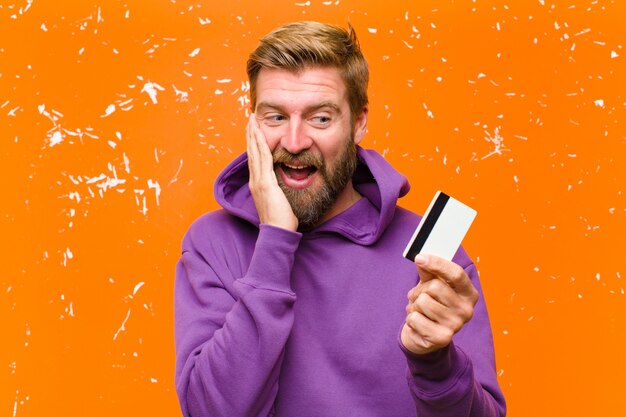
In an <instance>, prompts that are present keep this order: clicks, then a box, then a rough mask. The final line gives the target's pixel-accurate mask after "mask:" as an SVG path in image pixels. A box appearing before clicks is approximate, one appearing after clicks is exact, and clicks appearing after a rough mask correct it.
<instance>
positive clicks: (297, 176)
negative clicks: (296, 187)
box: [280, 164, 317, 181]
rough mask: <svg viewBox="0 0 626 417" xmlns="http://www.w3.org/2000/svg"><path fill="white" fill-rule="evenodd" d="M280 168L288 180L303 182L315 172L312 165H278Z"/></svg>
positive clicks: (315, 169)
mask: <svg viewBox="0 0 626 417" xmlns="http://www.w3.org/2000/svg"><path fill="white" fill-rule="evenodd" d="M280 167H281V169H282V170H283V172H284V173H285V174H286V175H287V176H288V177H289V178H291V179H293V180H296V181H302V180H305V179H307V178H308V177H310V176H311V175H313V174H314V173H315V171H317V168H316V167H314V166H312V165H291V164H280Z"/></svg>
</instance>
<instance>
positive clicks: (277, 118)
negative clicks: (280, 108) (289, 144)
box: [263, 114, 287, 125]
mask: <svg viewBox="0 0 626 417" xmlns="http://www.w3.org/2000/svg"><path fill="white" fill-rule="evenodd" d="M285 120H287V118H286V117H285V116H283V115H282V114H270V115H267V116H265V117H263V121H264V122H265V123H267V124H269V125H278V124H280V123H281V122H283V121H285Z"/></svg>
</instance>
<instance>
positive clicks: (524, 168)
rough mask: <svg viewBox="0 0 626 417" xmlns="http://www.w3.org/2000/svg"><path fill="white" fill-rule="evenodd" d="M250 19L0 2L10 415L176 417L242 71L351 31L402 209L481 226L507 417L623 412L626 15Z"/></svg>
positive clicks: (0, 291)
mask: <svg viewBox="0 0 626 417" xmlns="http://www.w3.org/2000/svg"><path fill="white" fill-rule="evenodd" d="M261 3H262V2H260V1H252V0H234V1H210V2H209V1H206V2H204V3H200V2H191V1H182V0H170V1H166V0H157V1H147V0H146V1H139V0H129V1H126V2H124V1H113V0H111V1H106V0H101V1H95V0H81V1H78V0H75V1H72V0H58V1H54V2H53V1H44V0H32V1H30V0H28V1H25V0H22V1H19V0H15V1H12V0H5V1H2V2H1V4H0V144H1V148H0V166H1V169H2V175H1V176H0V190H1V204H0V231H1V236H2V239H1V241H0V242H1V243H0V244H1V245H2V247H1V250H0V268H1V271H2V272H1V274H0V317H1V320H2V321H1V323H2V326H1V327H2V332H3V333H4V335H3V337H2V339H3V342H2V343H0V359H1V360H0V386H1V387H2V389H1V390H0V415H2V416H40V417H44V416H135V415H140V416H144V415H151V416H152V415H153V416H174V415H178V414H179V411H178V406H177V400H176V396H175V392H174V388H173V373H174V349H173V333H172V326H173V318H172V287H173V278H174V265H175V263H176V261H177V259H178V255H179V247H180V240H181V238H182V235H183V233H184V231H185V230H186V228H187V227H188V226H189V224H190V222H191V221H192V220H193V219H194V218H196V217H197V216H199V215H200V214H201V213H203V212H205V211H207V210H211V209H214V208H216V203H215V202H214V200H213V197H212V186H213V180H214V178H215V176H216V175H217V173H218V172H219V171H220V170H221V168H222V167H224V165H225V164H226V163H227V162H229V161H230V160H231V159H232V158H233V157H234V156H235V155H237V154H239V153H240V152H242V151H243V150H244V135H243V131H244V126H245V122H246V104H247V101H246V100H247V98H246V97H247V84H246V77H245V71H244V65H245V59H246V57H247V53H248V52H249V51H250V50H251V49H252V48H253V47H254V46H255V44H256V41H257V39H258V38H259V37H260V36H262V35H263V34H265V33H266V32H268V31H269V30H270V29H272V28H273V27H275V26H277V25H279V24H282V23H285V22H288V21H293V20H303V19H306V20H322V21H329V22H333V23H338V24H341V25H345V24H346V23H347V22H348V21H350V22H351V23H352V24H353V25H354V26H355V28H356V29H357V31H358V33H359V34H360V39H361V43H362V45H363V48H364V50H365V53H366V56H367V58H368V59H369V62H370V66H371V79H372V81H371V86H370V100H371V109H370V114H371V118H370V125H369V126H370V128H369V133H368V136H367V137H366V139H365V142H364V145H365V146H366V147H371V148H375V149H377V150H379V151H380V152H382V153H384V154H385V155H386V158H387V159H388V160H389V161H391V162H392V163H393V164H394V165H395V166H396V167H398V168H399V169H400V170H401V171H402V172H404V173H405V174H406V175H407V176H408V177H409V179H410V180H411V182H412V185H413V189H412V192H411V193H410V194H409V196H408V197H407V198H405V199H404V201H403V205H404V206H405V207H408V208H410V209H413V210H415V211H419V212H422V211H423V210H424V209H425V208H426V206H427V205H428V202H429V201H430V199H431V197H432V195H433V194H434V192H435V191H436V190H437V189H443V190H446V191H447V192H449V193H450V194H452V195H454V196H456V197H457V198H458V199H460V200H462V201H465V202H467V203H468V204H470V205H472V206H473V207H475V208H476V209H477V210H478V213H479V214H478V217H477V220H476V222H475V224H474V226H473V228H472V229H471V230H470V233H469V234H468V237H467V239H466V241H465V244H466V247H467V249H468V251H469V252H470V254H471V255H472V256H473V257H474V258H475V259H476V260H477V261H478V267H479V269H480V272H481V277H482V280H483V285H484V287H485V293H486V297H487V301H488V304H489V306H490V312H491V317H492V324H493V331H494V335H495V342H496V348H497V362H498V363H497V368H498V370H499V378H500V383H501V385H502V387H503V389H504V391H505V395H506V396H507V399H508V404H509V409H510V413H509V416H513V417H524V416H537V417H539V416H550V417H552V416H603V417H612V416H624V415H626V405H625V404H626V403H625V402H624V400H623V390H624V388H625V387H626V384H625V382H626V377H625V376H624V375H626V360H625V359H624V357H625V356H624V352H625V351H626V331H625V328H624V318H625V317H626V295H625V294H624V287H626V282H625V281H626V269H625V268H624V266H625V262H624V259H625V256H624V249H626V245H625V244H624V237H623V234H624V231H625V230H626V220H625V219H626V209H625V207H626V205H625V197H624V194H623V191H624V185H625V181H624V180H625V175H624V172H625V169H624V166H625V165H626V152H625V151H626V132H625V131H624V124H623V120H624V116H625V114H624V113H625V109H626V97H625V95H626V80H625V76H626V71H625V70H626V68H625V60H626V48H624V43H625V42H626V29H625V26H624V24H623V20H624V16H626V2H623V1H621V0H615V1H606V0H597V1H582V0H570V1H567V2H565V1H559V2H556V3H554V2H553V1H551V0H539V1H536V0H528V1H513V0H511V1H510V2H508V3H503V2H501V1H489V0H476V1H471V0H461V1H458V0H457V1H453V0H448V1H423V0H422V1H386V2H380V1H374V0H368V1H363V0H358V1H357V0H354V1H347V0H337V1H331V0H329V1H322V0H302V1H300V2H299V1H298V0H293V1H289V2H288V1H272V2H268V3H269V4H266V5H262V4H261ZM383 4H384V6H382V5H383ZM505 4H506V5H505ZM151 94H152V96H151Z"/></svg>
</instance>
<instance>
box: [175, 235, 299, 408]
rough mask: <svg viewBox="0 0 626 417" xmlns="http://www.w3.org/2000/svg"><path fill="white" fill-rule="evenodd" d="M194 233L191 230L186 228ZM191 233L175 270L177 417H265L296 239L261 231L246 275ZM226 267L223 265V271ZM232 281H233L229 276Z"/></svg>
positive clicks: (229, 256) (285, 323)
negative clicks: (238, 273) (179, 411)
mask: <svg viewBox="0 0 626 417" xmlns="http://www.w3.org/2000/svg"><path fill="white" fill-rule="evenodd" d="M192 229H193V226H192ZM207 232H210V231H207V230H204V231H203V235H204V236H205V237H204V238H203V239H204V240H203V243H204V244H201V245H198V244H196V241H200V240H201V239H200V237H198V238H196V239H194V233H192V231H191V230H190V233H188V234H187V236H186V237H185V239H184V240H183V252H182V257H181V259H180V261H179V262H178V265H177V269H176V284H175V336H176V355H177V361H176V390H177V393H178V398H179V401H180V405H181V409H182V411H183V415H184V416H186V417H187V416H193V417H202V416H228V417H238V416H246V417H248V416H263V417H266V416H267V415H268V414H269V412H270V410H271V408H272V405H273V403H274V399H275V397H276V393H277V392H278V377H279V373H280V366H281V362H282V358H283V351H284V346H285V343H286V341H287V339H288V337H289V334H290V332H291V327H292V325H293V317H294V314H293V306H294V302H295V299H296V295H295V294H294V293H293V291H292V290H291V287H290V282H289V280H290V275H291V269H292V266H293V262H294V254H295V251H296V248H297V247H298V244H299V241H300V237H301V235H300V234H299V233H296V232H290V231H287V230H283V229H279V228H275V227H272V226H267V225H261V227H260V231H259V235H258V238H257V241H256V244H255V247H254V252H253V254H252V258H251V260H250V265H249V267H248V268H247V271H246V272H245V275H244V276H243V277H241V278H239V279H233V277H232V276H230V275H231V272H229V269H230V268H229V267H228V265H231V268H232V267H233V265H236V264H237V260H236V259H233V258H236V257H237V255H238V254H237V253H233V251H229V250H227V249H224V248H223V247H220V246H219V243H215V242H216V241H217V242H219V240H220V239H219V238H218V237H214V238H212V239H211V243H210V244H207V243H206V242H207V238H206V235H207ZM225 265H226V266H225ZM235 278H236V277H235Z"/></svg>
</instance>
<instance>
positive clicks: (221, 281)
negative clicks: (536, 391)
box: [175, 148, 505, 417]
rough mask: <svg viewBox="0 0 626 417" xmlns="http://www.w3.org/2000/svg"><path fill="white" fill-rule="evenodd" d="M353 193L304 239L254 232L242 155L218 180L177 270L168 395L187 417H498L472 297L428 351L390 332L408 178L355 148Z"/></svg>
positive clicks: (398, 319)
mask: <svg viewBox="0 0 626 417" xmlns="http://www.w3.org/2000/svg"><path fill="white" fill-rule="evenodd" d="M358 154H359V159H360V163H359V166H358V168H357V172H356V173H355V175H354V178H353V184H354V187H355V188H356V189H357V190H358V191H359V192H360V193H361V195H363V197H364V198H361V199H360V200H359V201H358V202H357V203H356V204H354V205H353V206H352V207H350V208H349V209H348V210H346V211H344V212H342V213H340V214H339V215H337V216H335V217H333V218H332V219H330V220H328V221H327V222H325V223H323V224H321V225H319V226H318V227H316V228H315V229H313V230H311V231H307V232H304V233H299V232H292V231H288V230H284V229H280V228H277V227H273V226H269V225H260V226H259V219H258V215H257V212H256V209H255V206H254V202H253V200H252V197H251V195H250V191H249V189H248V165H247V158H246V156H245V154H244V155H241V156H239V157H238V158H237V159H235V160H234V161H233V162H232V163H231V164H230V165H229V166H228V167H226V169H225V170H224V171H223V172H222V173H221V174H220V176H219V177H218V178H217V180H216V183H215V197H216V199H217V201H218V202H219V203H220V204H221V205H222V207H223V209H222V210H218V211H215V212H212V213H208V214H206V215H204V216H202V217H200V218H199V219H198V220H196V221H195V222H194V224H193V225H192V226H191V227H190V229H189V231H188V233H187V234H186V236H185V238H184V240H183V249H182V257H181V259H180V262H179V263H178V265H177V270H176V288H175V310H176V314H175V333H176V355H177V361H176V389H177V392H178V397H179V400H180V404H181V408H182V411H183V414H184V415H185V416H194V417H201V416H222V417H239V416H241V417H253V416H262V417H266V416H276V417H279V416H280V417H349V416H354V417H370V416H381V417H404V416H407V417H408V416H419V417H430V416H433V417H434V416H437V417H442V416H450V417H463V416H475V417H478V416H481V417H482V416H504V415H505V403H504V397H503V395H502V392H501V391H500V388H499V387H498V383H497V379H496V372H495V364H494V351H493V339H492V335H491V328H490V324H489V318H488V316H487V310H486V307H485V303H484V300H483V298H482V291H481V287H480V283H479V281H478V274H477V272H476V268H475V266H474V264H473V263H472V261H471V260H470V259H469V257H468V256H467V254H466V253H465V251H464V250H462V249H460V250H459V251H458V252H457V254H456V256H455V257H454V261H455V262H456V263H458V264H459V265H461V266H462V267H463V268H464V269H465V271H466V272H467V274H468V275H469V276H470V278H471V280H472V282H473V284H474V286H475V287H476V288H477V289H478V291H479V293H480V294H481V298H480V300H479V301H478V304H477V305H476V307H475V312H474V317H473V318H472V320H471V321H470V322H468V323H467V324H466V325H465V327H463V329H462V330H461V331H460V332H459V333H457V334H456V335H455V337H454V341H453V342H452V343H451V344H450V345H449V346H448V347H447V348H444V349H442V350H440V351H438V352H434V353H431V354H427V355H422V356H419V355H414V354H412V353H410V352H409V351H407V350H406V349H404V348H403V346H402V344H401V343H400V342H399V333H400V329H401V328H402V325H403V323H404V320H405V317H406V311H405V306H406V304H407V293H408V291H409V290H410V289H411V288H412V287H414V286H415V285H416V284H417V282H418V280H419V277H418V274H417V269H416V266H415V264H414V263H412V262H410V261H407V260H406V259H404V258H403V256H402V252H403V250H404V247H405V245H406V243H407V242H408V240H409V239H410V238H411V235H412V234H413V231H414V230H415V227H416V226H417V224H418V222H419V220H420V216H418V215H416V214H413V213H411V212H409V211H407V210H405V209H402V208H399V207H397V206H396V203H397V199H398V198H399V197H402V196H403V195H405V194H406V193H407V192H408V190H409V185H408V182H407V180H406V178H405V177H404V176H402V175H400V174H399V173H398V172H397V171H395V170H394V169H393V168H392V167H391V166H390V165H389V164H388V163H387V162H386V161H385V160H384V159H383V158H382V156H380V155H379V154H378V153H376V152H374V151H371V150H363V149H361V148H359V153H358Z"/></svg>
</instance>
